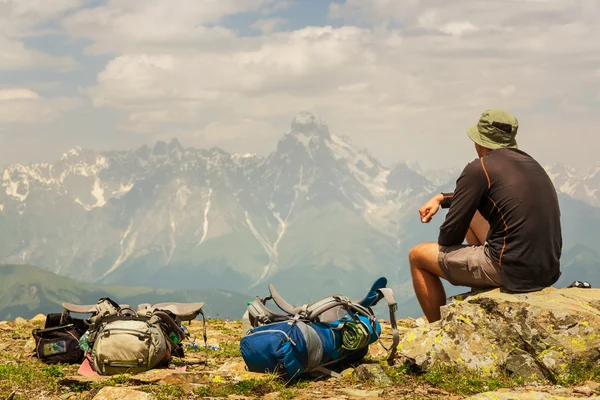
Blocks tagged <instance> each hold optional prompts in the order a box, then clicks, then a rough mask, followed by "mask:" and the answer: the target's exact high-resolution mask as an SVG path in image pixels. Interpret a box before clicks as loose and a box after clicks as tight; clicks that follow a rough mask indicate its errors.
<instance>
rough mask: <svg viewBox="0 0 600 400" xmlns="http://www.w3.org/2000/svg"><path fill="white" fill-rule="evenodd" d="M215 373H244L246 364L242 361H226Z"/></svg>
mask: <svg viewBox="0 0 600 400" xmlns="http://www.w3.org/2000/svg"><path fill="white" fill-rule="evenodd" d="M217 371H225V372H244V371H246V363H245V362H244V361H226V362H225V364H223V365H221V366H220V367H219V369H217Z"/></svg>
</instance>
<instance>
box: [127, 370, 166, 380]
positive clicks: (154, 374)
mask: <svg viewBox="0 0 600 400" xmlns="http://www.w3.org/2000/svg"><path fill="white" fill-rule="evenodd" d="M174 373H176V372H175V371H173V370H170V369H151V370H148V371H145V372H141V373H139V374H135V375H132V376H130V377H129V379H128V381H129V382H132V383H156V382H160V381H162V380H163V379H165V378H166V377H168V376H171V375H173V374H174Z"/></svg>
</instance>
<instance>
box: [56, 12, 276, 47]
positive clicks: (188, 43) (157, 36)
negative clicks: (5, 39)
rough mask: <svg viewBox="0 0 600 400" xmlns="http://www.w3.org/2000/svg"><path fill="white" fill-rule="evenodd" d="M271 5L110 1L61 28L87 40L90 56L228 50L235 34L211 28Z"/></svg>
mask: <svg viewBox="0 0 600 400" xmlns="http://www.w3.org/2000/svg"><path fill="white" fill-rule="evenodd" d="M273 1H274V0H203V1H196V0H178V1H177V6H176V7H175V6H174V5H173V2H172V1H171V0H128V1H121V0H109V1H108V2H106V4H104V5H101V6H98V7H95V8H91V9H82V10H79V11H77V12H75V13H73V14H71V15H69V16H68V17H66V18H65V19H64V20H63V21H62V26H63V27H64V29H65V30H66V31H67V32H68V33H69V34H70V35H71V36H73V37H77V38H84V39H90V40H92V41H93V44H92V45H91V46H89V47H88V49H87V51H88V52H89V53H93V54H98V53H99V54H120V53H124V52H139V51H147V52H156V51H164V50H168V51H181V50H182V49H186V50H187V51H194V52H198V51H200V50H201V49H204V48H206V49H219V48H222V49H228V48H230V47H231V44H230V43H227V42H228V41H229V42H231V41H232V40H234V39H235V35H234V33H233V32H231V31H230V30H229V29H226V28H223V27H221V26H219V25H216V26H215V25H214V24H217V23H218V22H219V21H220V20H221V18H223V17H225V16H227V15H232V14H237V13H241V12H249V11H257V10H259V9H260V8H261V7H263V6H265V5H269V4H271V3H273ZM208 25H212V26H210V27H209V26H208ZM161 49H162V50H161Z"/></svg>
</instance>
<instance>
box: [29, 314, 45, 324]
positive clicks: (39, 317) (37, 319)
mask: <svg viewBox="0 0 600 400" xmlns="http://www.w3.org/2000/svg"><path fill="white" fill-rule="evenodd" d="M29 321H30V322H46V316H45V315H44V314H38V315H36V316H35V317H33V318H31V319H30V320H29Z"/></svg>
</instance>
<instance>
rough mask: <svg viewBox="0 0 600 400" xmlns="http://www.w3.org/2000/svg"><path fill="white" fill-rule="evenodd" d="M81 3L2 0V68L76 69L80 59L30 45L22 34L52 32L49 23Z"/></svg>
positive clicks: (60, 0) (0, 8) (72, 0)
mask: <svg viewBox="0 0 600 400" xmlns="http://www.w3.org/2000/svg"><path fill="white" fill-rule="evenodd" d="M80 5H81V1H80V0H53V1H44V0H4V1H0V71H11V70H30V69H45V68H47V69H57V70H63V71H64V70H70V69H73V68H74V67H75V66H76V65H77V62H76V61H75V59H74V58H73V57H72V56H56V55H52V54H49V53H47V52H44V51H40V50H36V49H32V48H28V47H27V46H25V44H24V43H23V41H22V40H21V38H23V37H28V36H38V35H41V34H42V33H45V34H47V33H48V32H51V31H52V29H50V28H48V27H47V26H45V24H47V23H49V22H50V21H52V20H54V19H56V18H59V17H61V16H62V15H64V14H65V13H66V12H68V11H69V10H72V9H74V8H76V7H78V6H80Z"/></svg>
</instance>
